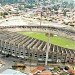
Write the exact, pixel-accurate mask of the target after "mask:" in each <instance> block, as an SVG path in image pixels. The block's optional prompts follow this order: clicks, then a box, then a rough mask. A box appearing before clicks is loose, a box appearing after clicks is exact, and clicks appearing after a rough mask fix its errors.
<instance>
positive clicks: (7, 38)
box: [0, 31, 75, 62]
mask: <svg viewBox="0 0 75 75" xmlns="http://www.w3.org/2000/svg"><path fill="white" fill-rule="evenodd" d="M0 50H1V51H2V52H5V53H7V54H11V55H14V56H17V57H22V58H25V57H29V56H30V55H31V56H32V57H35V58H37V57H38V60H39V59H41V60H43V59H45V58H46V50H47V43H46V42H44V41H41V40H38V39H35V38H31V37H28V36H23V35H21V34H18V33H16V32H10V31H0ZM49 60H50V62H73V61H74V60H75V51H74V50H71V49H67V48H63V47H60V46H57V45H54V44H49ZM51 60H52V61H51Z"/></svg>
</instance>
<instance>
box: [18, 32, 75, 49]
mask: <svg viewBox="0 0 75 75" xmlns="http://www.w3.org/2000/svg"><path fill="white" fill-rule="evenodd" d="M19 33H20V34H23V35H27V36H30V37H33V38H36V39H39V40H42V41H46V42H47V40H48V37H47V36H46V35H45V33H39V32H19ZM50 43H52V44H55V45H58V46H61V47H64V48H69V49H74V50H75V42H74V41H71V40H69V39H66V38H63V37H60V36H53V37H51V38H50Z"/></svg>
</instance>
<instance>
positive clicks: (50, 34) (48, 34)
mask: <svg viewBox="0 0 75 75" xmlns="http://www.w3.org/2000/svg"><path fill="white" fill-rule="evenodd" d="M46 36H47V37H48V41H47V51H46V59H45V66H47V63H48V53H49V45H50V37H52V36H53V34H52V33H46Z"/></svg>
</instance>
